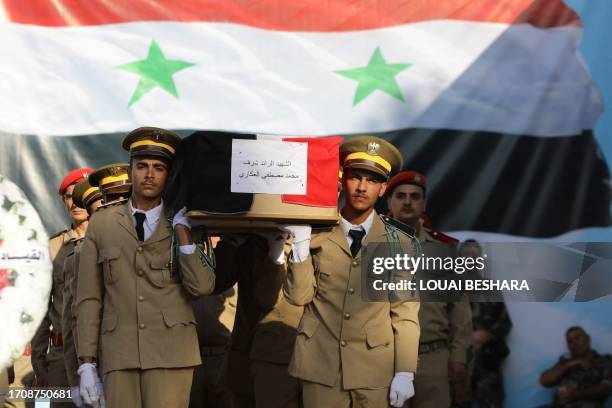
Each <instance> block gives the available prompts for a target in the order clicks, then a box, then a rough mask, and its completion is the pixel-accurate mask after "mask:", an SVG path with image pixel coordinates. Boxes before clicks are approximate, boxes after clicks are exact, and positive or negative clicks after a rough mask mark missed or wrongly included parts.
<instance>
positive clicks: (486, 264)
mask: <svg viewBox="0 0 612 408" xmlns="http://www.w3.org/2000/svg"><path fill="white" fill-rule="evenodd" d="M360 262H361V271H362V285H361V286H362V287H361V294H362V298H363V299H364V300H365V301H388V300H392V301H393V300H396V301H404V300H418V301H425V302H427V301H432V302H448V301H460V300H469V301H472V302H479V301H493V302H495V301H521V302H524V301H536V302H551V301H590V300H612V244H607V243H606V244H600V243H597V244H593V243H569V244H567V243H563V244H551V243H541V242H539V243H525V242H521V243H478V242H476V241H468V242H466V243H463V244H460V245H459V246H455V245H448V244H444V243H438V242H425V243H420V244H419V243H413V244H411V245H408V244H399V243H395V244H389V243H386V242H385V243H370V244H368V245H366V246H364V248H363V250H362V256H361V259H360Z"/></svg>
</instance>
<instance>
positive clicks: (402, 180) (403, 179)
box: [386, 170, 427, 195]
mask: <svg viewBox="0 0 612 408" xmlns="http://www.w3.org/2000/svg"><path fill="white" fill-rule="evenodd" d="M402 184H413V185H415V186H419V187H421V188H422V189H423V191H427V178H426V177H425V176H424V175H422V174H421V173H417V172H416V171H412V170H411V171H402V172H400V173H397V174H396V175H395V176H394V177H393V178H392V179H391V181H389V185H388V186H387V191H386V194H387V195H391V194H393V190H394V189H395V187H397V186H401V185H402Z"/></svg>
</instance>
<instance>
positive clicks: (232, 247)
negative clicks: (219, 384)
mask: <svg viewBox="0 0 612 408" xmlns="http://www.w3.org/2000/svg"><path fill="white" fill-rule="evenodd" d="M277 235H278V234H277V233H272V234H266V236H265V237H262V236H259V235H251V236H231V237H227V238H224V239H223V240H222V241H221V242H220V243H219V245H217V248H216V250H215V256H216V257H217V259H218V260H219V262H218V267H217V269H216V270H215V273H216V275H217V283H218V286H217V288H215V291H217V290H223V289H225V288H226V287H231V286H232V285H234V284H235V283H236V282H237V283H238V305H237V311H236V320H235V322H234V329H233V331H232V336H231V340H230V348H229V352H228V358H227V363H226V365H225V369H224V372H223V374H222V378H223V380H224V382H225V383H226V384H228V387H229V389H230V390H231V392H232V399H233V406H234V407H265V408H274V407H288V408H291V407H296V408H297V407H299V404H300V395H301V393H300V384H299V381H298V380H297V379H296V378H294V377H291V376H290V375H289V373H288V366H289V361H290V359H291V355H292V353H293V347H294V344H295V338H296V335H297V330H296V329H297V326H298V324H299V321H300V318H301V317H302V314H303V309H304V308H303V307H302V306H294V305H292V304H290V303H289V302H287V300H286V299H285V297H284V296H283V293H282V290H281V289H282V285H283V282H284V280H285V275H286V264H285V258H286V255H285V252H288V250H289V246H287V247H286V249H285V240H286V234H281V235H280V236H279V237H277ZM277 238H278V239H277Z"/></svg>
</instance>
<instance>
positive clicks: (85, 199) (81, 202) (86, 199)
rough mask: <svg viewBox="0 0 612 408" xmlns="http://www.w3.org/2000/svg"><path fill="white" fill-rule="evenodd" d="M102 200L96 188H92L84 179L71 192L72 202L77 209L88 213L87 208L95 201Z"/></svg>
mask: <svg viewBox="0 0 612 408" xmlns="http://www.w3.org/2000/svg"><path fill="white" fill-rule="evenodd" d="M101 199H102V193H101V192H100V189H99V188H98V187H93V186H92V185H91V184H89V179H85V180H83V181H81V182H79V183H77V185H76V186H74V190H72V200H73V201H74V204H75V205H76V206H77V207H80V208H83V209H85V210H87V212H89V209H88V207H89V206H90V205H91V204H92V203H94V202H95V201H97V200H101Z"/></svg>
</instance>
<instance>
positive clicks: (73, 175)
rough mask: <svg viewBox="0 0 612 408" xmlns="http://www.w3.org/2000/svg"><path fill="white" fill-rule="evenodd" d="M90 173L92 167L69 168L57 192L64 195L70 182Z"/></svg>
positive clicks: (72, 182)
mask: <svg viewBox="0 0 612 408" xmlns="http://www.w3.org/2000/svg"><path fill="white" fill-rule="evenodd" d="M91 173H93V169H91V168H89V167H85V168H83V169H74V170H71V171H70V172H69V173H68V174H66V177H64V179H63V180H62V184H60V186H59V190H58V191H57V192H58V194H59V195H64V193H65V192H66V189H67V188H68V186H70V185H71V184H75V183H78V182H79V181H81V180H83V179H85V178H87V176H89V175H90V174H91Z"/></svg>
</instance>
